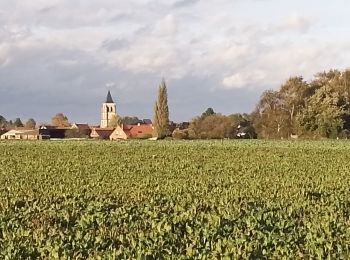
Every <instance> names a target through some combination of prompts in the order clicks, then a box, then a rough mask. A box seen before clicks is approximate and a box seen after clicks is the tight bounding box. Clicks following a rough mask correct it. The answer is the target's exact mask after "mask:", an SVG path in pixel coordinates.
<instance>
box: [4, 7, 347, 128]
mask: <svg viewBox="0 0 350 260" xmlns="http://www.w3.org/2000/svg"><path fill="white" fill-rule="evenodd" d="M279 3H280V2H277V0H271V1H264V2H263V1H243V0H237V1H231V0H217V1H216V2H215V3H213V2H212V1H209V0H200V1H199V0H197V1H196V0H187V1H182V0H170V1H165V0H146V1H144V0H130V1H122V0H101V1H95V0H92V1H88V2H86V1H85V2H82V1H71V0H52V1H46V0H33V1H20V0H13V1H2V2H1V3H0V22H1V23H0V24H1V25H0V114H2V115H4V116H6V117H9V118H14V117H16V116H21V117H36V118H37V119H38V120H41V121H48V120H49V119H50V117H51V116H52V115H53V114H54V113H56V112H64V113H67V115H68V116H69V117H70V118H71V119H72V121H82V122H85V121H88V122H91V123H94V122H95V123H96V122H98V119H99V110H100V108H99V106H100V103H101V101H103V99H104V96H105V94H106V91H107V89H109V88H110V89H111V90H112V93H113V95H114V98H115V99H116V100H117V101H118V110H119V112H120V113H121V114H122V115H138V116H140V117H152V109H153V102H154V99H155V95H156V90H157V85H158V83H159V81H160V79H161V78H162V77H165V78H166V79H167V83H168V88H169V103H170V108H171V115H172V119H173V120H189V119H190V118H191V117H193V116H195V115H197V114H199V113H201V112H202V111H203V110H205V109H206V107H208V106H211V107H214V109H215V110H217V111H219V112H223V113H233V112H243V111H246V112H249V111H251V110H252V109H253V108H254V105H255V102H256V101H257V99H258V97H259V95H260V94H261V92H262V91H263V90H264V89H266V88H277V87H278V86H279V85H280V84H281V83H282V82H283V81H284V80H285V79H286V78H288V77H289V76H291V75H304V76H305V77H306V78H310V77H311V76H312V75H313V74H314V73H316V72H318V71H322V70H327V69H330V68H343V67H346V66H347V61H348V58H349V57H350V52H349V51H348V50H349V48H348V45H349V43H350V42H349V40H346V39H337V38H330V37H328V35H327V33H326V32H323V31H322V30H324V26H323V25H322V24H319V23H320V21H321V19H325V18H324V13H322V11H320V10H321V9H320V8H319V9H317V10H314V9H312V8H310V7H308V6H307V5H308V4H304V3H303V2H301V0H298V1H296V2H294V6H293V5H292V4H291V3H289V5H290V7H289V8H282V7H278V6H279ZM262 6H263V7H264V8H265V9H263V11H264V12H260V11H259V12H258V11H257V10H261V8H262ZM304 6H305V8H306V9H307V10H308V12H307V13H308V15H307V16H306V15H303V13H302V12H300V8H301V7H304ZM273 7H276V8H279V9H278V10H277V11H276V10H275V9H274V8H273ZM324 8H325V7H324ZM326 9H327V8H326ZM326 9H325V10H326ZM326 11H328V10H326ZM277 12H278V13H279V14H278V15H277ZM346 17H347V16H346ZM344 19H347V18H344ZM330 22H331V21H330ZM329 26H331V25H329ZM335 26H336V25H335ZM329 28H332V27H328V30H331V29H329Z"/></svg>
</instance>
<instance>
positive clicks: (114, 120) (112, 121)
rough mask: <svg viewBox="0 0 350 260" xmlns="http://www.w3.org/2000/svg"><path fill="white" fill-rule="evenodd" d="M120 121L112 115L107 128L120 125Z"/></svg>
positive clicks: (118, 117)
mask: <svg viewBox="0 0 350 260" xmlns="http://www.w3.org/2000/svg"><path fill="white" fill-rule="evenodd" d="M122 123H123V122H122V119H121V118H120V116H118V115H113V116H112V118H111V119H110V120H109V122H108V127H117V126H121V125H122Z"/></svg>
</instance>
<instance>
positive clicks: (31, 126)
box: [25, 118, 36, 129]
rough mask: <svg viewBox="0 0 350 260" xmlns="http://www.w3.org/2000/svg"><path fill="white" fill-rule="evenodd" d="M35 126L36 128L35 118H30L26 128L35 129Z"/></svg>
mask: <svg viewBox="0 0 350 260" xmlns="http://www.w3.org/2000/svg"><path fill="white" fill-rule="evenodd" d="M35 126H36V122H35V120H34V119H33V118H29V119H28V121H27V122H26V124H25V127H26V128H27V129H34V128H35Z"/></svg>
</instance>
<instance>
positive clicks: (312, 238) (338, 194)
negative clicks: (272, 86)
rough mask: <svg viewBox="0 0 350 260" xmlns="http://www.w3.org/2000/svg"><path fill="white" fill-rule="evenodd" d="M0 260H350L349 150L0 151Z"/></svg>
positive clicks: (228, 145) (286, 144)
mask: <svg viewBox="0 0 350 260" xmlns="http://www.w3.org/2000/svg"><path fill="white" fill-rule="evenodd" d="M0 184H1V185H0V259H38V258H39V259H87V258H88V259H130V258H132V259H154V258H158V259H159V258H172V259H213V258H221V259H223V258H227V259H248V258H251V259H310V258H316V259H327V258H328V259H348V258H349V257H350V185H349V184H350V142H346V141H323V142H321V141H318V142H306V141H298V142H291V141H237V140H236V141H195V142H191V141H188V142H182V141H178V142H172V141H160V142H152V141H143V142H142V141H131V142H104V141H100V142H98V141H83V142H80V141H72V142H53V141H51V142H50V141H47V142H46V141H42V142H16V141H14V142H0Z"/></svg>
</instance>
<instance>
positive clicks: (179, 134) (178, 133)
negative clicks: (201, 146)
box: [172, 128, 189, 140]
mask: <svg viewBox="0 0 350 260" xmlns="http://www.w3.org/2000/svg"><path fill="white" fill-rule="evenodd" d="M172 137H173V138H174V139H179V140H180V139H189V133H188V130H187V129H184V130H180V129H178V128H176V129H175V130H174V132H173V134H172Z"/></svg>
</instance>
